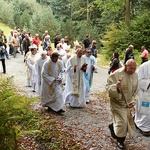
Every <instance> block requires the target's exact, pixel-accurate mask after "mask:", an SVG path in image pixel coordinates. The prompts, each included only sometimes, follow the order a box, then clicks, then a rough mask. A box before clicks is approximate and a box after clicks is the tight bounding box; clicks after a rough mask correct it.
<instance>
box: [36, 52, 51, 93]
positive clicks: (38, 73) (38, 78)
mask: <svg viewBox="0 0 150 150" xmlns="http://www.w3.org/2000/svg"><path fill="white" fill-rule="evenodd" d="M49 59H50V57H49V56H47V51H43V52H42V54H41V57H40V58H39V59H38V60H37V61H36V63H35V70H34V82H35V83H36V84H35V91H36V93H37V94H38V95H40V94H41V80H42V77H41V71H42V67H43V64H44V63H45V62H46V61H47V60H49Z"/></svg>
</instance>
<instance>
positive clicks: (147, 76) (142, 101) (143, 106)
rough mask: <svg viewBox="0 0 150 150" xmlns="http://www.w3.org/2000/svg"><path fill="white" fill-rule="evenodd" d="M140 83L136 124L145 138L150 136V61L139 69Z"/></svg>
mask: <svg viewBox="0 0 150 150" xmlns="http://www.w3.org/2000/svg"><path fill="white" fill-rule="evenodd" d="M138 81H139V90H138V99H137V103H136V107H135V119H134V122H135V124H136V127H137V128H138V129H139V130H140V133H141V134H142V135H143V136H150V109H149V106H150V99H149V98H150V61H147V62H145V63H143V64H142V65H140V67H139V68H138Z"/></svg>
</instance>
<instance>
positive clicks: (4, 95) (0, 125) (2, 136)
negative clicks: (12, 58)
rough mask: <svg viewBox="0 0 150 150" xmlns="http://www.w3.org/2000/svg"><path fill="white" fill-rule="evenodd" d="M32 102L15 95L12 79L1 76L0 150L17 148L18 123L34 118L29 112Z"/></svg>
mask: <svg viewBox="0 0 150 150" xmlns="http://www.w3.org/2000/svg"><path fill="white" fill-rule="evenodd" d="M31 101H33V99H28V98H27V97H25V96H20V95H17V94H16V93H15V91H14V87H13V84H12V80H11V78H5V77H2V76H0V104H1V105H0V149H3V150H8V149H15V148H16V146H17V145H16V132H17V130H16V129H17V126H18V124H17V122H19V121H22V120H26V119H29V118H30V117H31V116H32V114H31V113H30V112H29V111H28V107H29V104H30V103H31Z"/></svg>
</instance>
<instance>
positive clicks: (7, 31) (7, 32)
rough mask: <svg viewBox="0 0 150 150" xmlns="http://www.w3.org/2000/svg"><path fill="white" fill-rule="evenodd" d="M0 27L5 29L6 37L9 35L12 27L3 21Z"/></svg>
mask: <svg viewBox="0 0 150 150" xmlns="http://www.w3.org/2000/svg"><path fill="white" fill-rule="evenodd" d="M0 29H1V30H3V31H4V34H5V35H6V37H8V34H9V33H10V30H11V28H9V27H8V26H7V25H5V24H3V23H0Z"/></svg>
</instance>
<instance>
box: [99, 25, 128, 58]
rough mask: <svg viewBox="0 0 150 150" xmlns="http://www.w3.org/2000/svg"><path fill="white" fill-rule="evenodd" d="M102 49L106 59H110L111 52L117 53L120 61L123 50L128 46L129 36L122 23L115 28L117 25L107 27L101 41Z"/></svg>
mask: <svg viewBox="0 0 150 150" xmlns="http://www.w3.org/2000/svg"><path fill="white" fill-rule="evenodd" d="M101 42H102V44H103V46H104V48H103V54H105V56H106V58H109V59H110V58H111V57H112V54H113V52H115V51H116V52H119V54H120V58H121V59H122V58H123V57H124V54H125V49H126V48H127V47H128V45H129V44H130V35H129V31H128V28H126V26H125V25H124V24H122V23H120V26H119V27H117V24H112V25H110V26H109V27H108V30H107V32H106V34H105V35H104V38H103V40H101Z"/></svg>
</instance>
